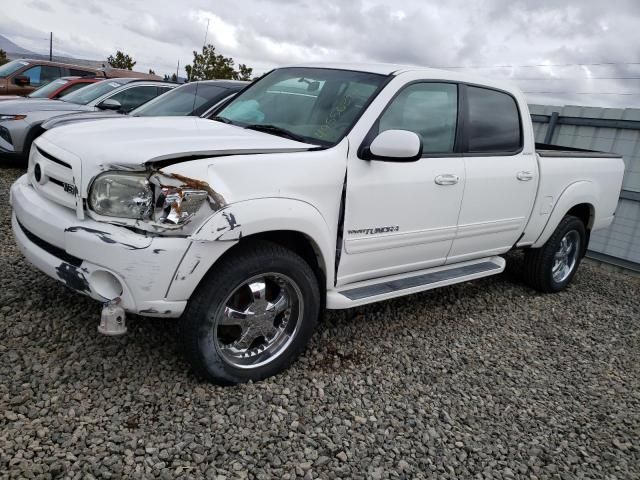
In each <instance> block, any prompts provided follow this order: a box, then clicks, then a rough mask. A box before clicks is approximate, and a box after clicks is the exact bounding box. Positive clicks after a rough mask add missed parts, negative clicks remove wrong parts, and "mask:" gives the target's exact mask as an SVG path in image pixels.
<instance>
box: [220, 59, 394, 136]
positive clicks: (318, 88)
mask: <svg viewBox="0 0 640 480" xmlns="http://www.w3.org/2000/svg"><path fill="white" fill-rule="evenodd" d="M385 79H386V77H385V76H383V75H378V74H373V73H366V72H353V71H349V70H333V69H323V68H281V69H278V70H274V71H273V72H271V73H270V74H268V75H267V76H265V77H264V78H262V79H261V80H259V81H257V82H256V83H255V84H253V85H252V86H251V87H250V88H248V89H247V90H245V91H244V92H243V93H241V94H240V95H238V97H236V98H235V99H234V100H233V101H232V102H231V103H230V104H229V105H227V106H226V107H225V108H223V109H222V110H221V111H219V112H218V114H217V115H216V117H214V120H218V121H221V122H225V123H233V124H235V125H239V126H243V127H246V128H253V129H256V130H261V131H264V132H266V133H272V134H274V135H281V136H286V137H289V138H296V139H300V140H302V141H306V142H309V143H314V144H319V145H325V146H329V145H335V144H336V143H338V142H339V141H340V140H341V139H342V138H343V137H344V136H345V135H346V134H347V133H348V132H349V130H350V129H351V127H352V126H353V124H354V123H355V122H356V120H357V119H358V118H359V117H360V114H361V113H362V111H363V109H364V108H365V106H366V105H367V104H368V102H369V101H370V100H371V99H372V98H373V96H374V95H375V94H376V93H377V91H378V89H379V88H380V87H381V86H382V85H383V83H384V81H385Z"/></svg>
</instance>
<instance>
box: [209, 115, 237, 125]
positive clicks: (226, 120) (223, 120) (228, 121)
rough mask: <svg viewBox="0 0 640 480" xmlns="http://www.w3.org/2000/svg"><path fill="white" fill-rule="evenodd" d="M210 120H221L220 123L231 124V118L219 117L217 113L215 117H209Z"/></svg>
mask: <svg viewBox="0 0 640 480" xmlns="http://www.w3.org/2000/svg"><path fill="white" fill-rule="evenodd" d="M211 120H213V121H214V122H222V123H229V124H233V122H232V121H231V120H229V119H228V118H227V117H220V116H218V115H216V116H215V117H211Z"/></svg>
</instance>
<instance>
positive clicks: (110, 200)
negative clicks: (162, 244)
mask: <svg viewBox="0 0 640 480" xmlns="http://www.w3.org/2000/svg"><path fill="white" fill-rule="evenodd" d="M172 184H173V185H172ZM208 196H209V193H208V192H207V191H205V190H199V189H198V188H191V187H188V186H186V185H183V182H182V181H181V180H179V179H178V180H177V179H175V178H172V177H167V176H163V175H160V174H154V175H152V176H151V177H149V175H148V174H136V173H120V172H108V173H103V174H102V175H100V176H98V177H97V178H96V179H95V180H94V182H93V185H92V186H91V191H90V192H89V208H90V209H91V210H93V211H94V212H95V213H96V214H98V215H100V216H105V217H118V218H130V219H135V220H148V221H150V222H153V223H155V224H158V225H166V226H167V227H170V226H174V225H183V224H184V223H186V222H187V221H189V220H190V219H191V218H192V217H193V216H194V215H195V214H196V212H198V210H199V209H200V207H201V206H202V204H203V203H204V202H205V200H207V197H208Z"/></svg>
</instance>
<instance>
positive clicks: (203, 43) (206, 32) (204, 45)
mask: <svg viewBox="0 0 640 480" xmlns="http://www.w3.org/2000/svg"><path fill="white" fill-rule="evenodd" d="M210 21H211V19H210V18H207V29H206V30H205V32H204V42H202V53H203V54H204V48H205V47H206V46H207V35H209V22H210ZM194 63H195V62H194ZM176 80H177V79H176ZM198 82H199V80H196V91H195V92H193V107H191V113H193V112H194V111H195V109H196V99H197V98H198V86H199V85H200V84H199V83H198Z"/></svg>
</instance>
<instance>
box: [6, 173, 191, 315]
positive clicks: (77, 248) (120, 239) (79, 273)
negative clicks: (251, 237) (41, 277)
mask: <svg viewBox="0 0 640 480" xmlns="http://www.w3.org/2000/svg"><path fill="white" fill-rule="evenodd" d="M11 205H12V207H13V215H12V219H11V223H12V228H13V234H14V236H15V239H16V243H17V245H18V248H19V249H20V251H21V252H22V253H23V254H24V256H25V257H26V258H27V260H28V261H29V262H30V263H32V264H33V265H34V266H35V267H37V268H38V269H40V270H42V271H43V272H44V273H46V274H47V275H49V276H50V277H52V278H54V279H56V280H58V281H61V282H63V283H65V284H66V285H67V286H69V287H70V288H72V289H74V290H76V291H78V292H80V293H83V294H85V295H88V296H90V297H91V298H94V299H95V300H98V301H101V302H106V301H108V300H110V299H111V298H109V297H110V292H113V291H114V288H116V287H117V289H118V290H119V289H121V294H120V298H121V302H122V306H123V307H124V309H125V310H126V311H128V312H131V313H135V314H139V315H146V316H152V317H172V318H174V317H179V316H180V315H181V314H182V312H183V311H184V309H185V307H186V303H187V302H186V300H184V301H183V300H168V299H167V295H168V292H169V288H170V287H171V284H172V281H173V278H174V276H175V273H176V271H177V269H178V266H179V264H180V262H181V260H182V258H183V257H184V256H185V253H186V252H187V250H188V248H189V245H190V243H191V241H190V240H189V239H186V238H175V237H174V238H167V237H150V236H145V235H139V234H137V233H133V232H131V231H129V230H127V229H125V228H122V227H117V226H114V225H109V224H105V223H99V222H95V221H93V220H90V219H85V220H78V218H77V216H76V212H75V211H74V210H72V209H69V208H66V207H63V206H61V205H57V204H55V203H53V202H50V201H48V200H45V199H43V198H42V197H41V196H40V195H38V193H37V192H36V191H35V190H34V189H33V187H31V185H30V184H29V181H28V179H27V176H26V175H24V176H22V177H21V178H20V179H18V181H16V183H14V184H13V186H12V187H11ZM114 277H115V279H117V282H118V283H119V285H117V283H116V284H115V285H116V287H114V281H113V278H114ZM105 295H106V296H105Z"/></svg>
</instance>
